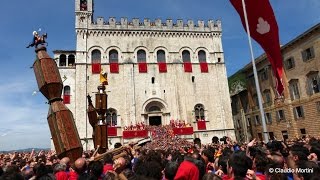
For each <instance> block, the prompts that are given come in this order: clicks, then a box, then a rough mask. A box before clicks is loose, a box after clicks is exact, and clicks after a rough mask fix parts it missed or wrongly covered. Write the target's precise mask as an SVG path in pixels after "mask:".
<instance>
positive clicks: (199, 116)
mask: <svg viewBox="0 0 320 180" xmlns="http://www.w3.org/2000/svg"><path fill="white" fill-rule="evenodd" d="M194 114H195V119H196V121H198V120H205V116H204V106H203V105H202V104H197V105H196V106H195V107H194Z"/></svg>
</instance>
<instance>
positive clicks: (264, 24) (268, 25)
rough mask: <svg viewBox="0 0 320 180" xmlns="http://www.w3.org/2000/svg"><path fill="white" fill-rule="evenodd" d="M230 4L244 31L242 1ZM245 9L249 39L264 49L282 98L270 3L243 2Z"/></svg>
mask: <svg viewBox="0 0 320 180" xmlns="http://www.w3.org/2000/svg"><path fill="white" fill-rule="evenodd" d="M230 2H231V4H232V5H233V6H234V8H235V9H236V11H237V12H238V14H239V15H240V18H241V21H242V25H243V26H244V29H245V30H246V23H245V15H244V12H243V6H242V0H230ZM245 7H246V11H247V12H246V13H247V19H248V24H249V30H250V34H251V37H252V38H253V39H254V40H255V41H257V42H258V43H259V44H260V46H261V47H262V48H263V49H264V51H265V53H266V55H267V58H268V59H269V61H270V64H271V67H272V70H273V73H274V75H275V77H276V89H277V92H278V96H282V95H283V90H284V86H283V83H282V70H283V64H282V56H281V51H280V43H279V32H278V25H277V21H276V18H275V16H274V13H273V10H272V7H271V5H270V2H269V0H245ZM246 31H247V30H246Z"/></svg>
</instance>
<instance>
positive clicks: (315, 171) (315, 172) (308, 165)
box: [297, 161, 320, 179]
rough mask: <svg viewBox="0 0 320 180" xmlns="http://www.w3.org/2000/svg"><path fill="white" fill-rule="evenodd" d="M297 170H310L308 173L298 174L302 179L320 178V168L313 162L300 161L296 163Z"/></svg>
mask: <svg viewBox="0 0 320 180" xmlns="http://www.w3.org/2000/svg"><path fill="white" fill-rule="evenodd" d="M297 166H298V168H301V169H305V170H308V169H309V170H310V172H308V171H306V172H302V173H299V172H298V175H299V176H300V177H301V176H302V177H303V179H312V178H315V177H318V178H319V177H320V168H319V166H318V165H317V164H316V163H315V162H313V161H300V162H298V163H297ZM311 170H312V171H311Z"/></svg>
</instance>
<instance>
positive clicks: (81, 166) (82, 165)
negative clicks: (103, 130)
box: [74, 158, 87, 174]
mask: <svg viewBox="0 0 320 180" xmlns="http://www.w3.org/2000/svg"><path fill="white" fill-rule="evenodd" d="M86 169H87V163H86V159H84V158H78V159H77V160H76V161H75V162H74V170H75V171H76V172H77V173H78V174H82V173H84V172H85V171H86Z"/></svg>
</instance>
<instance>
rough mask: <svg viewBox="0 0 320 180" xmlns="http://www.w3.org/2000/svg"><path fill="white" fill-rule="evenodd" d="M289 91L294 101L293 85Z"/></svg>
mask: <svg viewBox="0 0 320 180" xmlns="http://www.w3.org/2000/svg"><path fill="white" fill-rule="evenodd" d="M289 90H290V96H291V100H294V92H293V91H294V88H293V85H292V84H290V85H289Z"/></svg>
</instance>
